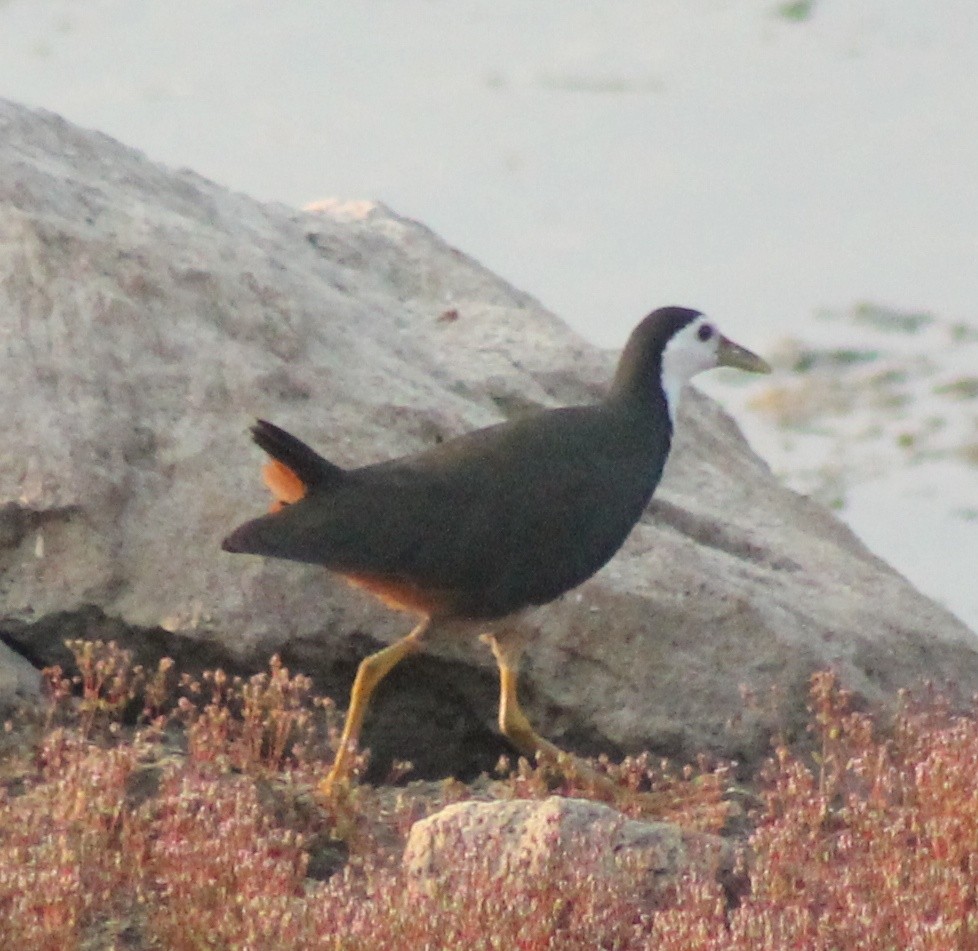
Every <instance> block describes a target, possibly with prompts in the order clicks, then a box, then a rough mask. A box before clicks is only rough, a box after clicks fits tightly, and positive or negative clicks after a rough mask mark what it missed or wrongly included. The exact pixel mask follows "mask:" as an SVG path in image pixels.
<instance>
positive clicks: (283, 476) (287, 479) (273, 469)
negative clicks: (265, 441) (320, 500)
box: [261, 459, 306, 512]
mask: <svg viewBox="0 0 978 951" xmlns="http://www.w3.org/2000/svg"><path fill="white" fill-rule="evenodd" d="M261 478H262V481H263V482H264V483H265V485H267V486H268V488H269V491H270V492H271V493H272V495H273V496H274V497H275V501H274V502H272V506H271V510H272V511H273V512H278V511H279V510H280V509H282V508H283V507H284V506H286V505H291V504H292V503H293V502H298V501H299V500H300V499H302V498H304V497H305V494H306V486H305V484H304V483H303V481H302V479H300V478H299V477H298V476H297V475H296V474H295V473H294V472H293V471H292V470H291V469H290V468H289V467H288V466H287V465H285V464H284V463H281V462H279V461H278V459H269V460H268V462H266V463H265V465H263V466H262V467H261Z"/></svg>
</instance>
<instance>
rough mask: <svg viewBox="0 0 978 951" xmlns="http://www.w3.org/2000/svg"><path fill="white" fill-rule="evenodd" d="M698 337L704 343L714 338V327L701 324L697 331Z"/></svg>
mask: <svg viewBox="0 0 978 951" xmlns="http://www.w3.org/2000/svg"><path fill="white" fill-rule="evenodd" d="M696 336H697V337H699V338H700V340H702V341H703V342H704V343H705V342H706V341H707V340H709V339H710V337H712V336H713V327H712V325H710V324H701V325H700V329H699V330H697V331H696Z"/></svg>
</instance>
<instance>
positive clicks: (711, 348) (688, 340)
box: [662, 314, 720, 426]
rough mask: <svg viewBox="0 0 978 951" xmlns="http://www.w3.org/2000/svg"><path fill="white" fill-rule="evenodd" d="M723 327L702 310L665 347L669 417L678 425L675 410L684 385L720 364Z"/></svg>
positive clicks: (664, 374)
mask: <svg viewBox="0 0 978 951" xmlns="http://www.w3.org/2000/svg"><path fill="white" fill-rule="evenodd" d="M719 346H720V331H719V330H717V328H716V325H715V324H714V323H713V322H712V321H711V320H710V319H709V318H708V317H705V316H703V315H702V314H700V316H699V317H697V318H696V319H695V320H693V321H690V322H689V323H688V324H686V326H685V327H683V329H682V330H680V331H679V332H678V333H676V334H675V335H674V336H673V337H672V338H671V339H670V340H669V343H667V344H666V348H665V350H663V351H662V389H663V391H664V392H665V394H666V404H667V405H668V407H669V419H670V420H672V424H673V426H675V425H676V411H677V410H678V409H679V396H680V393H681V392H682V389H683V387H684V386H685V385H686V384H687V383H688V382H689V381H690V380H691V379H692V378H693V377H694V376H696V374H697V373H702V372H703V371H704V370H712V369H713V368H714V367H715V366H718V362H717V351H718V349H719Z"/></svg>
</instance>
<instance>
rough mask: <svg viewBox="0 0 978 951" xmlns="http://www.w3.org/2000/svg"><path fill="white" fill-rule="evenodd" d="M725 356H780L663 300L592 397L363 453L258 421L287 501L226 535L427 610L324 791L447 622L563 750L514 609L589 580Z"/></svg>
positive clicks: (385, 668) (279, 493)
mask: <svg viewBox="0 0 978 951" xmlns="http://www.w3.org/2000/svg"><path fill="white" fill-rule="evenodd" d="M718 366H730V367H739V368H740V369H742V370H749V371H753V372H767V371H768V369H769V368H768V366H767V364H766V363H765V362H764V361H763V360H762V359H761V358H760V357H758V356H756V355H755V354H753V353H751V352H750V351H749V350H745V349H744V348H743V347H740V346H738V345H737V344H735V343H732V342H731V341H730V340H728V339H727V338H726V337H724V336H723V335H722V334H720V333H719V331H718V330H717V329H716V327H715V326H714V324H713V323H711V322H710V321H709V320H708V319H707V318H706V317H705V316H704V315H703V314H701V313H699V312H698V311H695V310H687V309H685V308H681V307H664V308H661V309H659V310H656V311H654V312H653V313H651V314H649V316H648V317H646V318H645V319H644V320H643V321H642V322H641V323H640V324H639V325H638V326H637V327H636V328H635V330H634V331H633V332H632V335H631V337H630V338H629V340H628V343H627V344H626V346H625V349H624V351H623V352H622V355H621V359H620V361H619V363H618V369H617V371H616V373H615V376H614V379H613V381H612V383H611V387H610V389H609V391H608V394H607V396H606V397H605V398H604V400H602V401H601V402H600V403H596V404H594V405H589V406H570V407H565V408H562V409H551V410H544V411H541V412H537V413H533V414H530V415H527V416H525V417H523V418H520V419H515V420H512V421H509V422H504V423H500V424H498V425H496V426H490V427H488V428H486V429H480V430H477V431H476V432H471V433H468V434H466V435H463V436H460V437H458V438H456V439H452V440H450V441H448V442H444V443H441V444H439V445H437V446H434V447H432V448H431V449H427V450H425V451H423V452H419V453H415V454H413V455H409V456H404V457H402V458H399V459H392V460H390V461H389V462H382V463H378V464H375V465H369V466H364V467H362V468H359V469H342V468H340V467H339V466H336V465H334V464H333V463H331V462H329V461H327V460H326V459H324V458H323V457H322V456H320V455H319V454H318V453H316V452H315V451H314V450H312V449H310V448H309V447H308V446H307V445H306V444H305V443H303V442H301V441H300V440H298V439H296V437H295V436H292V435H290V434H289V433H287V432H285V431H284V430H282V429H279V428H278V427H277V426H274V425H272V424H271V423H268V422H265V421H262V420H260V421H258V422H257V423H256V424H255V426H254V427H253V428H252V436H253V437H254V440H255V442H256V443H257V444H258V445H259V446H260V447H261V448H262V449H264V450H265V452H267V453H268V454H269V456H271V459H270V460H269V461H268V462H267V463H266V465H265V468H264V470H263V477H264V480H265V483H266V484H267V485H268V487H269V489H271V491H272V493H273V495H274V497H275V502H274V503H273V506H272V511H271V513H270V514H268V515H265V516H262V517H261V518H256V519H254V520H253V521H250V522H246V523H245V524H244V525H242V526H241V527H240V528H238V529H236V530H235V531H234V532H232V533H231V535H229V536H228V538H227V539H226V540H225V541H224V550H225V551H229V552H246V553H249V554H255V555H265V556H269V557H273V558H286V559H290V560H292V561H299V562H308V563H311V564H316V565H323V566H324V567H326V568H328V569H329V570H331V571H334V572H336V573H337V574H340V575H342V576H344V577H345V578H346V579H347V580H348V581H350V582H352V583H353V584H355V585H357V586H359V587H361V588H364V589H365V590H367V591H369V592H370V593H371V594H373V595H375V596H376V597H377V598H379V599H380V600H381V601H383V602H384V603H385V604H387V605H389V606H390V607H392V608H395V609H398V610H401V611H406V612H408V613H410V614H414V615H416V616H417V617H418V618H419V619H420V620H419V623H418V624H417V626H416V627H415V628H414V629H413V630H412V631H411V633H410V634H408V635H407V636H406V637H404V638H402V639H401V640H399V641H397V642H395V643H394V644H392V645H390V646H389V647H385V648H383V649H382V650H380V651H377V653H375V654H372V655H371V656H369V657H367V658H366V659H365V660H364V661H363V662H362V663H361V664H360V667H359V669H358V671H357V676H356V680H355V681H354V684H353V690H352V692H351V695H350V706H349V710H348V712H347V716H346V723H345V726H344V729H343V734H342V738H341V742H340V747H339V750H338V752H337V756H336V760H335V761H334V764H333V767H332V769H331V771H330V773H329V775H328V776H327V777H326V779H325V780H324V782H323V784H322V789H323V791H324V792H327V793H328V792H329V791H330V790H332V789H333V788H334V786H335V784H336V783H337V781H339V780H343V779H345V777H346V776H347V774H348V771H349V763H350V755H351V752H352V750H353V749H354V747H355V745H356V743H357V740H358V738H359V735H360V727H361V724H362V722H363V716H364V712H365V710H366V707H367V704H368V702H369V700H370V696H371V694H372V693H373V690H374V688H375V687H376V686H377V684H378V683H379V682H380V681H381V680H382V679H383V677H384V676H386V675H387V673H388V672H389V671H390V670H391V668H393V667H394V665H395V664H397V663H398V662H399V661H400V660H402V659H403V658H404V657H406V656H407V655H409V654H411V653H413V652H414V651H416V650H418V649H419V648H420V647H421V645H422V641H423V639H424V637H425V635H426V634H427V633H429V632H431V631H432V629H434V628H437V627H441V626H444V627H448V628H451V629H452V630H453V631H455V630H462V631H471V632H472V633H482V634H483V635H484V640H486V641H487V642H488V643H489V645H490V647H491V648H492V651H493V654H494V655H495V657H496V661H497V663H498V665H499V674H500V687H501V689H500V702H499V726H500V729H501V730H502V732H503V733H504V734H505V736H506V737H507V738H508V739H509V740H510V741H511V742H512V743H513V745H514V746H515V747H516V748H517V749H518V750H519V751H520V752H521V753H524V754H525V755H527V756H529V757H533V756H535V755H537V754H544V755H547V756H553V757H555V758H557V759H560V757H562V756H563V755H565V754H562V753H561V752H560V751H559V750H558V749H557V748H556V747H555V746H553V745H552V744H550V743H549V742H547V741H546V740H544V739H543V738H541V737H540V736H538V735H537V733H536V732H535V731H534V730H533V728H532V726H531V725H530V723H529V721H528V720H527V718H526V716H525V715H524V713H523V711H522V710H521V709H520V706H519V703H518V701H517V697H516V679H517V669H518V663H519V657H520V654H521V652H522V648H523V642H522V640H521V639H519V638H516V637H514V636H512V635H510V636H507V632H506V625H505V619H507V618H512V616H513V615H516V614H518V613H519V612H520V611H522V610H523V609H525V608H529V607H531V606H535V605H542V604H545V603H546V602H548V601H552V600H553V599H554V598H557V597H558V596H560V595H561V594H563V593H564V592H566V591H569V590H570V589H571V588H574V587H576V586H577V585H579V584H581V582H583V581H585V580H586V579H587V578H589V577H591V575H593V574H594V573H595V572H596V571H597V570H598V569H599V568H601V567H602V566H603V565H604V564H605V563H606V562H607V561H608V560H609V559H610V558H611V557H612V555H614V554H615V552H616V551H618V549H619V548H620V547H621V545H622V543H623V542H624V541H625V538H626V537H627V536H628V533H629V532H630V531H631V529H632V527H633V526H634V525H635V523H636V522H637V521H638V520H639V518H640V517H641V515H642V512H643V511H644V510H645V507H646V505H647V504H648V502H649V499H650V498H651V496H652V493H653V491H654V490H655V487H656V486H657V485H658V482H659V478H660V477H661V475H662V469H663V466H664V465H665V462H666V457H667V456H668V455H669V446H670V442H671V439H672V431H673V425H674V421H675V413H676V406H677V404H678V400H679V395H680V391H681V389H682V387H683V385H684V384H685V383H686V382H687V381H688V380H689V379H690V378H691V377H693V376H694V375H695V374H697V373H700V372H701V371H703V370H709V369H711V368H713V367H718ZM499 622H503V623H502V624H500V623H499ZM490 632H491V633H490ZM585 769H586V768H585ZM587 772H588V774H589V775H592V778H593V772H592V771H590V770H587Z"/></svg>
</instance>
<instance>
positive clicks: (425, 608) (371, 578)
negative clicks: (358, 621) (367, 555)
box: [343, 574, 450, 617]
mask: <svg viewBox="0 0 978 951" xmlns="http://www.w3.org/2000/svg"><path fill="white" fill-rule="evenodd" d="M343 577H344V578H345V579H346V580H347V581H348V582H349V583H350V584H352V585H353V586H354V587H357V588H363V590H364V591H369V592H370V593H371V594H372V595H373V596H374V597H375V598H378V599H379V600H380V601H383V602H384V604H386V605H387V606H388V607H389V608H394V610H396V611H410V612H412V613H414V614H426V615H428V616H429V617H430V616H432V615H437V614H441V613H442V612H444V611H445V610H446V609H447V608H449V607H450V599H449V597H448V595H447V593H446V592H444V591H431V590H430V589H426V588H422V587H421V586H420V585H416V584H414V583H413V582H411V581H402V580H400V579H397V578H385V577H383V576H382V575H368V574H344V575H343Z"/></svg>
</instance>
